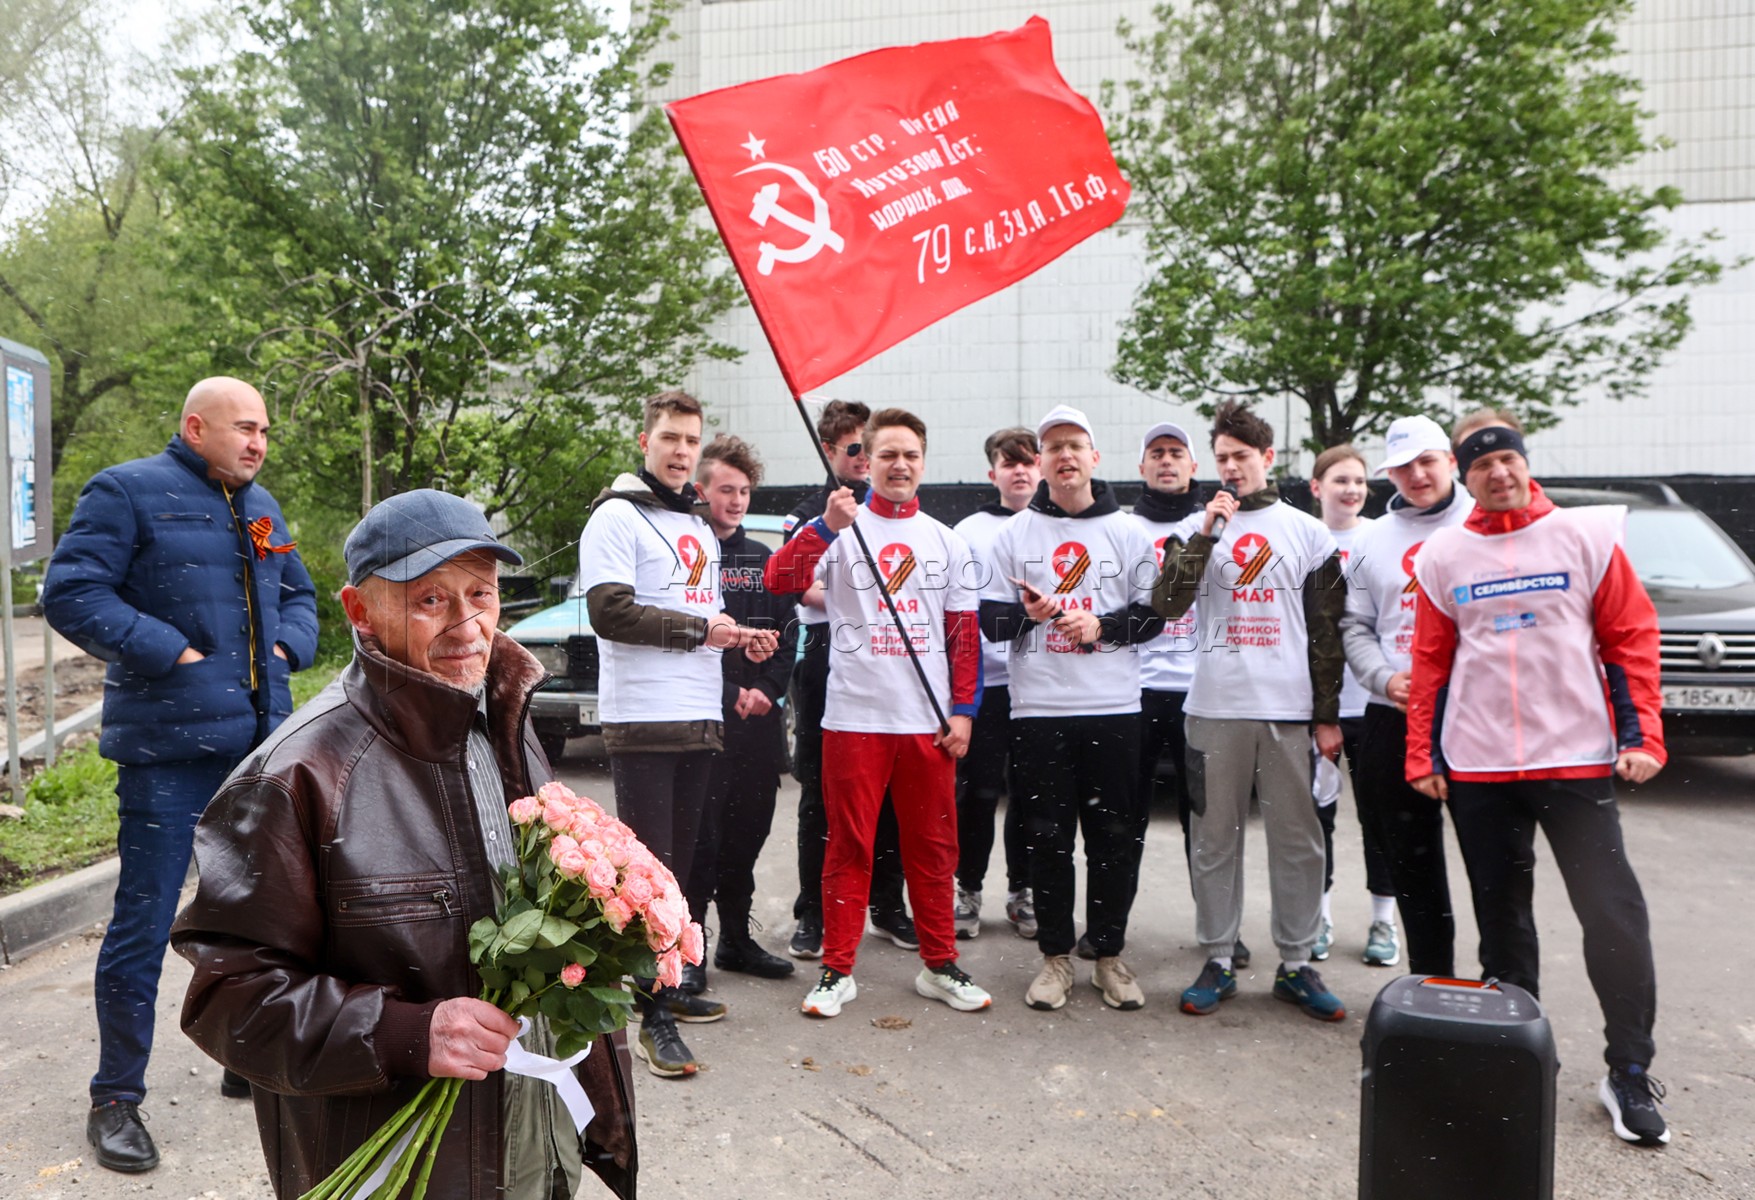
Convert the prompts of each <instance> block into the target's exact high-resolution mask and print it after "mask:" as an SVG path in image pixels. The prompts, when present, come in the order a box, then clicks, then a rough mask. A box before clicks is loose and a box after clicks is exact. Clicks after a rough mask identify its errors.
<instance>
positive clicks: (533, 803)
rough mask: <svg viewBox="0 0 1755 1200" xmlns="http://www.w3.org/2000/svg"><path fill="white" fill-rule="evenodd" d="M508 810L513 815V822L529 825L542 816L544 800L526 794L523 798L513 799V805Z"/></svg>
mask: <svg viewBox="0 0 1755 1200" xmlns="http://www.w3.org/2000/svg"><path fill="white" fill-rule="evenodd" d="M506 811H507V812H509V813H510V814H511V815H512V823H513V824H515V825H528V824H530V823H531V822H532V821H534V820H536V819H537V818H538V817H540V816H542V801H540V800H538V799H537V798H536V797H535V796H525V797H523V798H522V799H519V800H514V801H512V803H511V806H510V807H509V808H508V809H507V810H506Z"/></svg>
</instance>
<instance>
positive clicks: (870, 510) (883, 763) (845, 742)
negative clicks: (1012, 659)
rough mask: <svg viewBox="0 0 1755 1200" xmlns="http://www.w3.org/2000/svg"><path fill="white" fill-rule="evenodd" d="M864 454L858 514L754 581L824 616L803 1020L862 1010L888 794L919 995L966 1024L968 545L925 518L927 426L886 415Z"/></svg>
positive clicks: (840, 511) (974, 662) (799, 543)
mask: <svg viewBox="0 0 1755 1200" xmlns="http://www.w3.org/2000/svg"><path fill="white" fill-rule="evenodd" d="M864 441H865V445H866V447H867V449H868V452H869V453H870V455H871V462H872V474H871V491H870V493H869V494H868V495H867V497H866V502H865V503H864V504H863V505H862V504H860V503H858V502H857V501H856V500H854V498H853V492H852V490H851V489H849V488H840V489H838V490H837V491H835V492H834V493H833V494H832V495H831V496H830V497H829V502H828V506H827V508H826V509H825V510H824V512H823V515H822V516H820V517H818V518H817V519H815V520H814V521H811V522H810V523H809V524H808V525H806V526H804V527H803V528H802V529H801V530H800V531H799V532H798V533H797V534H796V535H795V536H794V537H793V538H792V540H791V541H789V542H787V543H786V545H784V546H782V547H781V548H780V549H779V550H778V551H777V552H776V553H775V554H774V556H773V557H772V558H770V559H769V560H768V566H767V571H766V573H765V575H764V581H765V582H766V583H767V585H768V589H769V590H770V591H772V592H774V593H776V594H778V595H795V594H798V593H801V592H803V591H804V590H805V589H806V588H808V587H810V585H811V583H812V582H813V581H815V580H817V579H820V580H821V582H822V585H823V604H824V607H825V609H826V611H827V612H828V616H829V638H830V642H829V647H830V654H831V663H830V668H829V693H828V702H827V704H826V706H825V708H824V713H823V802H824V807H825V809H826V810H827V813H828V818H829V845H828V850H827V853H826V855H825V858H824V863H823V969H822V974H821V976H820V977H819V978H818V981H817V985H816V987H814V988H813V989H811V991H810V993H809V995H807V996H806V997H805V998H804V1001H803V1003H802V1004H801V1005H800V1006H799V1007H800V1008H801V1009H802V1010H803V1012H804V1013H805V1014H806V1015H808V1016H815V1017H833V1016H837V1015H839V1013H840V1012H841V1007H842V1005H844V1004H846V1003H847V1002H848V1001H851V1000H853V999H855V998H856V997H857V996H858V994H859V992H858V988H857V987H856V986H855V985H854V982H853V965H854V959H855V956H856V953H857V951H858V948H859V939H860V937H861V935H862V934H863V933H864V931H865V911H866V904H867V901H868V899H869V894H870V890H871V864H872V842H873V838H874V836H875V834H876V829H877V821H878V812H879V810H880V809H881V808H882V807H883V801H884V791H885V789H886V788H887V789H889V790H890V792H891V797H892V801H893V803H894V806H895V810H896V824H897V827H898V831H899V833H900V835H901V843H902V870H903V872H904V873H905V875H906V876H907V880H908V895H909V898H910V899H911V900H912V901H913V903H914V925H915V929H916V931H917V933H918V936H919V939H920V957H921V959H922V960H923V961H924V963H925V966H924V967H922V968H921V971H920V974H919V975H917V976H915V979H914V990H915V991H916V992H918V993H919V994H920V995H922V996H925V997H927V998H928V999H932V1000H940V1001H943V1002H944V1003H946V1004H948V1005H950V1006H951V1007H952V1008H954V1009H957V1010H958V1011H961V1012H974V1011H976V1010H979V1009H984V1008H987V1007H989V1006H991V1005H992V1003H993V1000H992V997H990V996H989V995H988V994H987V993H986V992H985V991H983V990H982V989H981V988H979V987H977V986H976V985H975V982H974V981H973V980H971V979H970V978H969V976H968V975H967V974H965V973H964V972H963V970H962V968H960V967H958V966H957V942H956V933H955V931H954V921H953V918H952V910H953V896H952V893H953V888H954V881H955V875H956V866H957V807H956V800H957V797H956V779H957V775H956V761H957V759H959V758H961V757H963V755H964V754H965V753H966V752H967V751H968V749H969V733H970V726H971V724H972V722H973V719H974V715H975V713H976V712H977V711H978V710H979V709H980V706H981V694H980V692H981V634H980V630H979V627H978V619H977V605H978V601H977V597H976V595H975V593H974V592H973V591H972V590H971V589H970V581H971V580H972V579H973V578H974V577H975V564H974V560H973V559H972V558H971V557H970V554H969V544H968V543H967V542H965V541H964V540H963V539H962V538H960V537H958V536H957V535H956V534H955V533H954V532H952V531H951V530H950V529H949V528H947V527H946V526H944V525H942V524H940V523H939V522H938V521H935V520H933V518H931V517H929V516H927V515H926V514H925V513H923V512H921V511H920V501H919V499H918V496H917V493H918V492H919V490H920V481H921V478H922V476H923V475H924V474H925V470H926V425H925V423H924V422H922V421H921V420H920V418H919V417H917V416H915V415H914V414H913V413H910V412H906V411H904V410H902V409H899V408H887V409H883V410H881V411H879V412H877V413H874V414H873V415H872V418H871V421H870V423H869V424H868V425H867V426H866V428H865V438H864ZM855 522H857V527H855ZM850 531H851V534H850ZM861 536H862V537H863V539H864V542H865V545H866V546H869V548H870V550H871V554H872V558H870V559H868V558H867V557H866V555H865V552H864V549H863V548H862V547H861V544H860V537H861ZM819 568H820V569H819ZM886 594H887V595H888V596H889V598H890V600H891V601H893V602H894V609H893V610H892V608H891V605H890V603H889V602H886V600H885V595H886ZM898 620H899V621H900V622H901V625H902V629H898V628H897V625H896V623H897V621H898ZM904 630H905V631H906V632H905V633H904ZM904 637H906V639H907V640H906V641H904V640H903V639H904ZM909 647H912V648H913V651H914V656H913V657H911V656H910V654H909ZM923 676H924V678H922V677H923ZM926 688H930V689H931V693H930V694H931V696H932V699H931V700H929V699H928V693H927V691H926V690H925V689H926ZM935 702H936V709H935V707H934V704H935ZM941 712H942V713H944V714H946V718H945V720H944V722H943V724H942V725H941V723H940V720H939V715H938V714H939V713H941Z"/></svg>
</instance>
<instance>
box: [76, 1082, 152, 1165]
mask: <svg viewBox="0 0 1755 1200" xmlns="http://www.w3.org/2000/svg"><path fill="white" fill-rule="evenodd" d="M85 1140H86V1141H88V1142H90V1143H91V1144H92V1148H93V1149H95V1150H96V1151H97V1160H98V1166H100V1167H108V1168H109V1169H110V1170H112V1171H121V1172H124V1173H125V1174H129V1175H138V1174H139V1173H140V1172H142V1171H150V1170H152V1169H153V1168H154V1167H156V1166H158V1147H157V1146H155V1145H153V1144H152V1135H151V1134H150V1133H148V1132H146V1125H145V1123H144V1122H143V1121H142V1120H141V1116H140V1106H139V1105H138V1104H137V1103H136V1102H135V1101H133V1100H111V1101H110V1102H109V1103H107V1104H100V1105H98V1106H97V1107H95V1108H93V1109H92V1110H91V1115H90V1116H88V1117H86V1119H85Z"/></svg>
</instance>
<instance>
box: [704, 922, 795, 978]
mask: <svg viewBox="0 0 1755 1200" xmlns="http://www.w3.org/2000/svg"><path fill="white" fill-rule="evenodd" d="M713 965H714V966H716V967H718V968H719V969H720V970H721V971H737V972H740V973H742V974H744V975H754V976H756V978H758V979H786V978H788V977H789V976H790V975H791V974H792V964H791V963H790V962H788V961H787V960H786V959H784V958H781V957H780V956H779V955H778V954H769V953H768V952H767V951H766V950H764V949H763V948H762V945H761V943H759V942H757V941H756V939H755V938H753V937H751V936H750V935H749V934H747V933H746V934H743V935H742V936H741V937H740V936H738V935H736V934H732V933H729V932H727V933H724V934H721V935H720V937H719V949H717V950H715V951H714V952H713Z"/></svg>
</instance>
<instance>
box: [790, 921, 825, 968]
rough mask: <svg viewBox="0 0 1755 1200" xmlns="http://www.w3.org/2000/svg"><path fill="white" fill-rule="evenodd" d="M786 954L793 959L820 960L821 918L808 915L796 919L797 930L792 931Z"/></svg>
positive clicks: (821, 946)
mask: <svg viewBox="0 0 1755 1200" xmlns="http://www.w3.org/2000/svg"><path fill="white" fill-rule="evenodd" d="M786 953H788V954H790V955H792V957H793V958H821V957H822V956H823V918H822V917H821V916H819V915H812V914H808V913H807V914H806V915H804V916H802V917H800V918H798V928H797V929H794V930H793V931H792V941H791V943H790V944H788V945H787V947H786Z"/></svg>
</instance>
